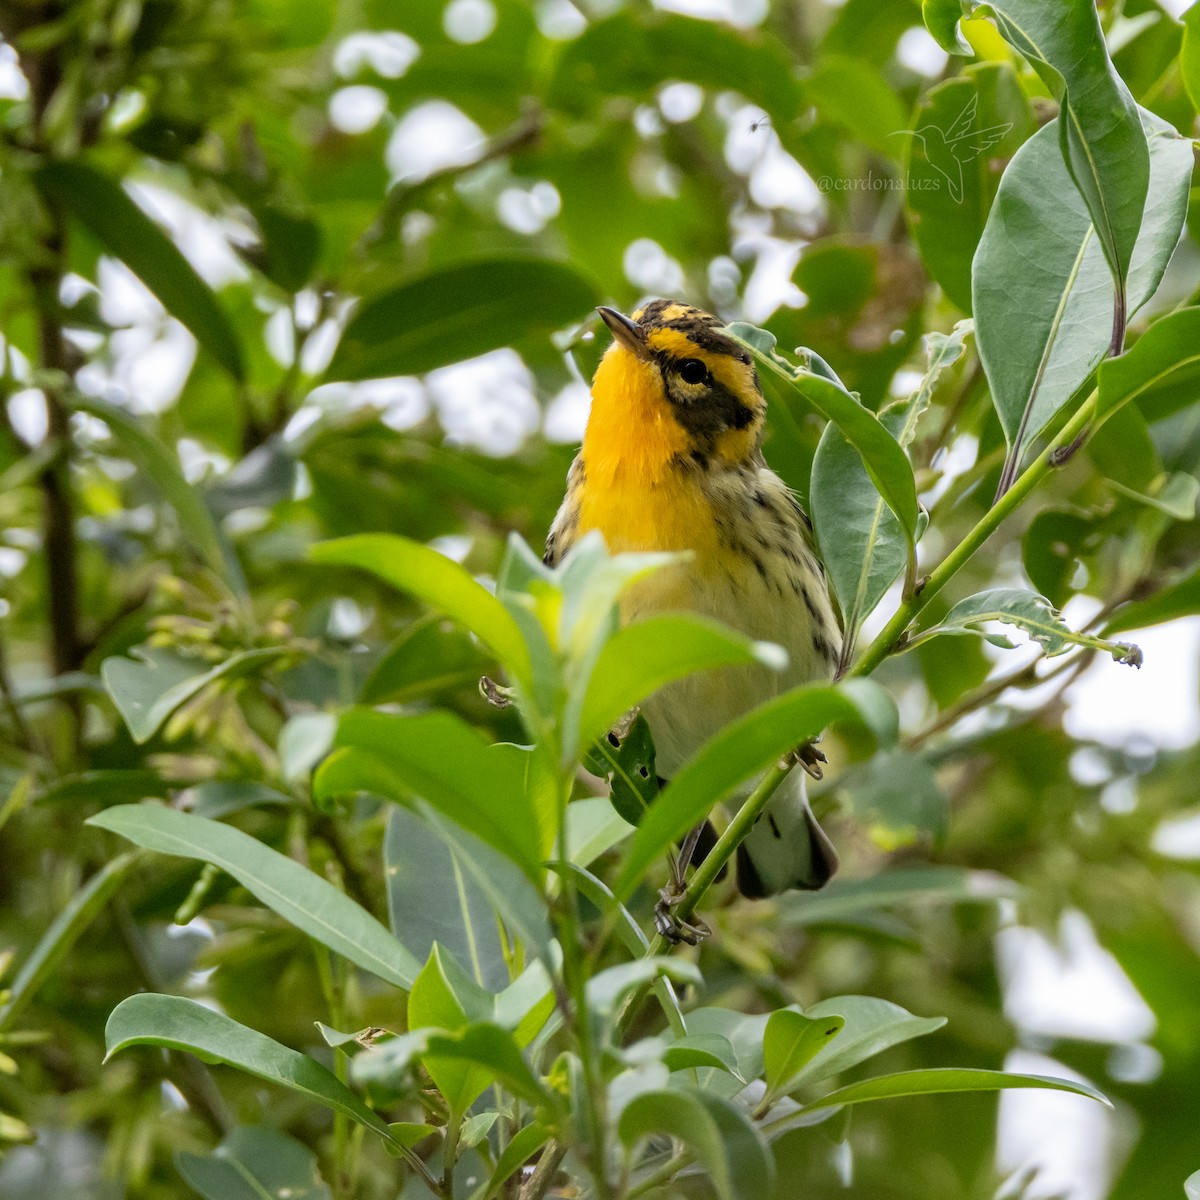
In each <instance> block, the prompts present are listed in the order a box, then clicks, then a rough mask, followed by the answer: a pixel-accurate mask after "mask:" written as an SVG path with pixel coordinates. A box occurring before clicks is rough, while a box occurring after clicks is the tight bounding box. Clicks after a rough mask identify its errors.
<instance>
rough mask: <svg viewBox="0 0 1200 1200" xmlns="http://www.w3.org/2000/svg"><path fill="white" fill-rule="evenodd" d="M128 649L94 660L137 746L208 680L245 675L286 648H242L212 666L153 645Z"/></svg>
mask: <svg viewBox="0 0 1200 1200" xmlns="http://www.w3.org/2000/svg"><path fill="white" fill-rule="evenodd" d="M130 653H131V654H133V655H135V657H133V658H123V657H113V658H106V659H105V660H104V662H102V663H101V664H100V678H101V679H102V680H103V681H104V688H105V690H106V691H107V692H108V694H109V695H110V696H111V697H112V701H113V703H114V704H115V705H116V706H117V711H118V712H119V713H120V714H121V716H122V717H123V718H124V719H125V724H126V725H127V726H128V728H129V732H130V735H131V736H132V737H133V740H134V741H135V742H137V743H138V745H139V746H140V745H142V744H143V743H145V742H148V741H149V740H150V739H151V738H152V737H153V736H154V735H155V734H156V733H157V732H158V730H159V729H160V728H161V726H162V724H163V722H164V721H166V719H167V718H168V717H169V716H170V715H171V714H172V713H173V712H174V711H175V710H176V709H177V708H179V707H180V705H182V704H184V703H185V702H186V701H188V700H190V699H191V698H192V697H193V696H195V695H198V694H199V693H200V692H202V691H203V690H204V689H205V688H206V687H208V686H209V684H211V683H215V682H216V681H217V680H218V679H229V678H235V677H237V676H239V675H244V674H247V673H248V672H250V671H252V670H254V669H255V668H257V667H260V666H262V665H264V664H265V663H268V662H271V661H272V660H273V659H277V658H280V657H282V656H283V655H284V654H286V653H287V651H286V650H285V649H283V648H282V647H277V646H267V647H263V648H262V649H260V650H242V651H240V652H239V653H237V654H231V655H230V656H229V657H228V658H227V659H225V661H224V662H221V663H218V664H217V665H216V666H215V667H210V666H209V665H208V664H207V663H206V662H205V661H204V660H203V659H197V658H183V657H181V656H180V655H178V654H173V653H172V652H171V651H170V650H165V649H161V648H159V647H157V646H135V647H134V648H133V650H132V651H130Z"/></svg>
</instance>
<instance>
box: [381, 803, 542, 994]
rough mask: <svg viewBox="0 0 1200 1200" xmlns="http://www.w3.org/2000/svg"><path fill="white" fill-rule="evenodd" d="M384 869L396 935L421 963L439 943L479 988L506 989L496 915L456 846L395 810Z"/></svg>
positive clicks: (416, 818)
mask: <svg viewBox="0 0 1200 1200" xmlns="http://www.w3.org/2000/svg"><path fill="white" fill-rule="evenodd" d="M383 865H384V878H385V880H386V882H387V895H388V913H389V915H390V917H391V926H392V932H393V933H394V934H395V935H396V937H397V938H399V939H400V941H401V942H402V943H403V944H404V945H405V946H407V947H408V948H409V949H410V950H411V951H412V953H413V954H414V955H415V956H416V957H417V959H418V960H421V959H424V958H427V957H428V956H429V953H430V951H431V950H432V948H433V944H434V943H435V942H437V943H439V944H440V945H442V946H445V947H446V948H447V949H448V950H449V951H450V953H451V954H453V955H454V957H455V958H457V959H458V961H459V962H461V963H462V964H463V965H464V966H465V967H466V968H467V970H468V972H469V973H470V974H471V977H472V978H473V979H474V980H475V982H476V983H477V984H479V986H480V987H483V988H486V989H487V990H488V991H493V992H494V991H499V990H500V989H501V988H502V987H504V985H505V984H506V983H507V982H508V963H507V962H506V960H505V957H504V945H503V943H502V942H501V939H500V927H499V923H498V922H497V920H496V913H495V911H494V909H493V908H492V904H491V900H490V899H489V897H488V896H487V894H486V893H485V892H484V891H483V889H482V888H481V887H480V886H479V884H478V883H476V881H475V879H474V878H473V877H472V875H471V874H470V873H469V871H468V870H467V869H466V868H465V866H464V864H463V862H462V858H461V857H460V855H459V854H458V853H457V852H456V851H455V849H454V847H453V846H451V845H450V844H449V843H447V842H446V841H445V840H444V839H443V838H442V837H441V836H440V835H439V834H438V833H437V832H435V831H434V830H433V829H431V828H430V827H429V826H428V825H426V823H425V822H424V821H423V820H422V819H421V817H419V816H418V815H417V814H416V813H415V812H412V811H411V810H410V809H407V808H401V807H399V806H396V807H393V808H392V810H391V812H390V813H389V814H388V823H387V833H386V835H385V836H384V843H383ZM506 865H508V864H506ZM509 870H510V871H514V872H515V870H516V868H514V867H512V866H511V865H510V866H509ZM521 878H522V880H523V879H524V877H523V876H521Z"/></svg>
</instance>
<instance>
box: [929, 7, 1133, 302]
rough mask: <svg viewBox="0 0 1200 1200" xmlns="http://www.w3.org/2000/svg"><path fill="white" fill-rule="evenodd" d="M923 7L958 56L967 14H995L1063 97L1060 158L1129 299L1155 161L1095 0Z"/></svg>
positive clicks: (1013, 43)
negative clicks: (1128, 287)
mask: <svg viewBox="0 0 1200 1200" xmlns="http://www.w3.org/2000/svg"><path fill="white" fill-rule="evenodd" d="M922 7H923V13H924V17H925V23H926V25H927V27H928V28H929V30H930V32H931V33H933V35H934V37H936V38H938V39H939V40H940V41H941V42H942V44H943V45H944V46H945V47H946V49H948V50H951V51H952V52H957V51H959V50H960V47H959V45H958V42H957V35H956V32H955V26H956V23H957V21H958V18H959V17H960V16H964V15H970V14H971V13H978V14H980V15H986V16H989V17H991V18H992V19H993V20H994V21H995V23H996V26H997V27H998V28H999V30H1000V32H1001V34H1002V35H1003V36H1004V39H1005V41H1007V42H1008V43H1009V45H1011V46H1012V47H1013V48H1014V49H1016V50H1017V51H1019V52H1020V53H1021V54H1022V55H1023V56H1024V57H1025V58H1026V59H1027V60H1028V61H1029V63H1030V64H1031V65H1032V66H1033V68H1034V70H1036V71H1037V72H1038V74H1039V75H1040V76H1041V77H1042V79H1043V80H1044V82H1045V83H1046V85H1047V87H1049V88H1050V89H1051V91H1052V92H1053V93H1054V95H1055V97H1056V98H1057V99H1058V100H1059V102H1060V104H1061V105H1062V110H1063V114H1064V119H1063V120H1062V121H1061V122H1060V123H1059V125H1058V127H1057V129H1056V131H1055V137H1056V138H1057V139H1058V143H1059V154H1060V157H1061V159H1062V160H1063V162H1064V163H1065V164H1066V166H1067V167H1068V169H1069V173H1070V175H1069V177H1070V179H1072V180H1073V181H1074V188H1075V189H1076V190H1077V191H1078V193H1079V195H1080V197H1081V198H1082V200H1083V203H1084V205H1085V207H1086V209H1087V211H1088V213H1089V214H1090V217H1091V222H1092V224H1094V225H1095V227H1096V233H1097V240H1098V241H1099V243H1100V247H1101V251H1102V253H1103V256H1104V258H1105V260H1106V261H1107V263H1108V265H1109V270H1110V271H1111V274H1112V278H1113V280H1114V282H1115V285H1116V289H1117V291H1118V292H1119V293H1121V294H1122V295H1124V291H1125V279H1126V276H1127V274H1128V271H1129V263H1130V258H1131V256H1132V254H1133V247H1134V245H1135V243H1136V242H1137V239H1138V232H1139V230H1140V228H1141V223H1142V209H1143V207H1144V205H1145V202H1146V195H1147V185H1148V181H1149V164H1148V161H1147V153H1146V138H1145V134H1144V133H1143V131H1142V126H1141V122H1140V121H1139V120H1138V111H1137V106H1136V104H1134V101H1133V97H1132V96H1131V95H1130V93H1129V89H1128V88H1127V87H1126V86H1125V83H1124V81H1123V80H1122V79H1121V77H1120V75H1118V74H1117V72H1116V69H1115V68H1114V67H1113V64H1112V60H1111V59H1110V58H1109V56H1108V50H1107V48H1106V47H1105V44H1104V33H1103V31H1102V29H1101V28H1100V17H1099V15H1098V13H1097V11H1096V6H1095V4H1094V3H1093V0H1060V2H1059V3H1056V4H1046V3H1045V2H1044V0H924V4H923V6H922ZM1030 261H1033V262H1036V261H1037V259H1036V258H1031V259H1030ZM1111 311H1112V310H1111V306H1110V312H1111ZM977 315H978V314H977Z"/></svg>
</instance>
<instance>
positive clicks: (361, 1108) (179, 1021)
mask: <svg viewBox="0 0 1200 1200" xmlns="http://www.w3.org/2000/svg"><path fill="white" fill-rule="evenodd" d="M104 1044H105V1048H106V1050H107V1056H108V1057H109V1058H111V1057H112V1056H113V1055H114V1054H117V1053H118V1052H119V1051H121V1050H125V1049H127V1048H128V1047H129V1046H139V1045H140V1046H165V1047H167V1048H168V1049H171V1050H185V1051H187V1052H188V1053H190V1054H195V1055H196V1056H197V1057H198V1058H200V1059H201V1060H203V1061H204V1062H208V1063H225V1064H227V1065H229V1066H231V1067H237V1068H238V1069H239V1070H241V1071H245V1072H247V1074H250V1075H255V1076H257V1077H258V1078H259V1079H265V1080H266V1081H267V1082H268V1083H277V1084H279V1085H281V1086H282V1087H285V1088H288V1089H289V1090H291V1091H293V1092H297V1093H299V1094H300V1095H302V1096H305V1097H306V1098H307V1099H309V1100H315V1101H316V1102H317V1103H318V1104H324V1105H326V1106H327V1107H329V1108H332V1109H333V1110H334V1111H335V1112H340V1113H342V1114H343V1115H344V1116H347V1117H349V1118H350V1119H351V1120H352V1121H355V1122H357V1123H358V1124H359V1125H362V1126H364V1127H365V1128H367V1129H370V1130H371V1131H372V1132H374V1133H377V1134H379V1136H380V1137H382V1138H384V1139H385V1140H387V1141H391V1140H392V1138H391V1134H390V1133H389V1132H388V1128H387V1125H386V1124H385V1123H384V1122H383V1120H382V1119H381V1118H380V1117H379V1116H378V1115H377V1114H376V1113H374V1112H372V1111H371V1109H369V1108H368V1107H367V1106H366V1105H365V1104H364V1103H363V1102H362V1101H361V1100H360V1099H359V1098H358V1097H357V1096H356V1095H354V1093H353V1092H351V1091H350V1090H349V1089H348V1088H347V1087H346V1085H345V1084H344V1083H342V1082H341V1081H340V1080H339V1079H338V1078H337V1077H336V1076H335V1075H334V1074H333V1073H332V1072H331V1071H327V1070H326V1069H325V1068H324V1067H323V1066H321V1064H320V1063H318V1062H315V1061H314V1060H313V1059H311V1058H309V1057H308V1056H307V1055H305V1054H300V1053H298V1052H297V1051H295V1050H291V1049H289V1048H288V1047H287V1046H281V1045H280V1044H279V1043H278V1042H277V1041H275V1040H274V1039H272V1038H269V1037H267V1035H266V1034H265V1033H259V1032H258V1031H257V1030H256V1029H248V1028H247V1027H246V1026H245V1025H239V1024H238V1022H237V1021H234V1020H232V1019H231V1018H229V1017H227V1016H225V1015H224V1014H223V1013H219V1012H214V1011H213V1010H212V1009H211V1008H206V1007H205V1006H204V1005H203V1004H197V1003H196V1002H195V1001H194V1000H185V999H184V998H183V997H182V996H162V995H158V994H156V993H154V992H143V993H141V994H139V995H137V996H130V997H129V998H128V999H126V1000H122V1001H121V1003H120V1004H118V1005H117V1007H116V1008H114V1009H113V1011H112V1015H111V1016H110V1017H109V1018H108V1024H107V1025H106V1026H105V1027H104Z"/></svg>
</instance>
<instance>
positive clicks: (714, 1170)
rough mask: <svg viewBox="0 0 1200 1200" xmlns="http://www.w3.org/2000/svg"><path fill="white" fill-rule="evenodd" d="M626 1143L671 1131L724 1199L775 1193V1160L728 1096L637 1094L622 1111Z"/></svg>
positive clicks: (758, 1198) (749, 1199)
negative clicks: (699, 1164)
mask: <svg viewBox="0 0 1200 1200" xmlns="http://www.w3.org/2000/svg"><path fill="white" fill-rule="evenodd" d="M618 1131H619V1133H620V1136H621V1141H622V1142H624V1143H625V1145H626V1147H628V1148H629V1149H633V1147H634V1146H636V1145H637V1144H638V1142H640V1141H641V1140H642V1139H643V1138H647V1137H650V1136H652V1135H653V1134H656V1133H667V1134H670V1135H671V1136H672V1137H675V1138H678V1139H679V1140H680V1141H681V1142H683V1143H684V1144H685V1145H687V1147H688V1148H689V1149H690V1150H691V1151H692V1153H693V1154H695V1156H696V1158H697V1159H698V1160H699V1162H700V1163H701V1165H702V1166H703V1167H704V1169H705V1170H706V1171H707V1172H708V1175H709V1178H710V1179H711V1180H712V1183H713V1187H714V1189H715V1190H716V1193H717V1195H718V1196H719V1197H720V1200H762V1197H763V1196H767V1195H770V1194H771V1188H772V1186H773V1183H774V1174H775V1168H774V1162H773V1160H772V1158H771V1156H770V1153H769V1152H768V1150H767V1148H766V1145H765V1144H764V1142H763V1140H762V1137H761V1136H760V1135H759V1133H758V1130H756V1129H755V1128H754V1126H753V1125H752V1124H751V1123H750V1121H749V1120H748V1119H747V1117H746V1115H745V1114H744V1113H743V1112H742V1111H741V1109H739V1108H736V1107H735V1106H734V1105H733V1104H731V1103H729V1101H727V1100H722V1099H721V1098H720V1097H717V1096H711V1095H708V1094H707V1093H704V1092H699V1091H695V1090H693V1089H691V1088H678V1089H674V1090H671V1091H650V1092H643V1093H642V1094H641V1095H640V1096H635V1097H634V1098H633V1099H632V1100H631V1101H630V1102H629V1103H628V1104H627V1105H626V1106H625V1109H624V1111H623V1112H622V1113H621V1118H620V1121H619V1123H618Z"/></svg>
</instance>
